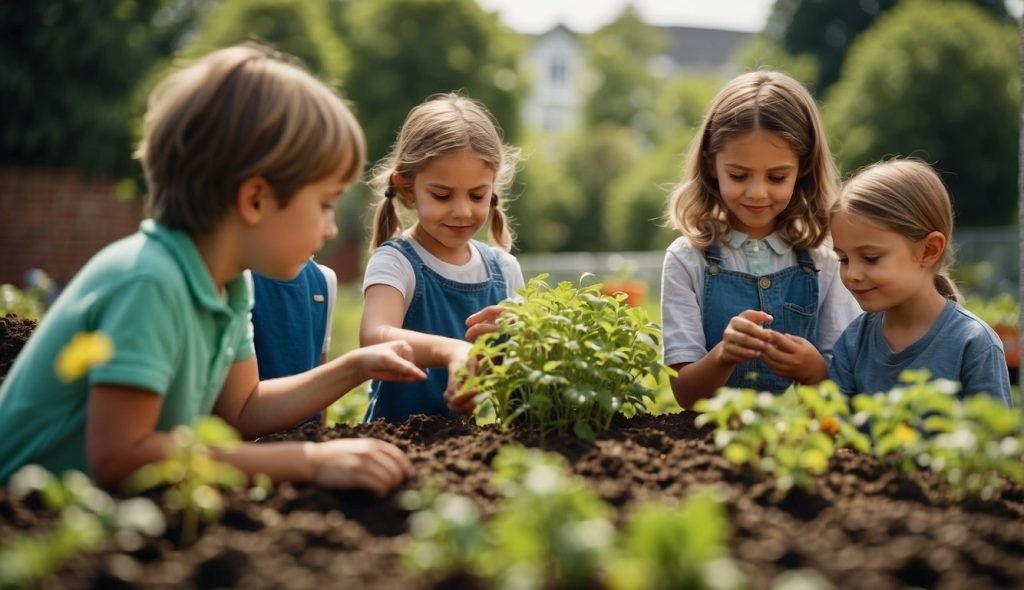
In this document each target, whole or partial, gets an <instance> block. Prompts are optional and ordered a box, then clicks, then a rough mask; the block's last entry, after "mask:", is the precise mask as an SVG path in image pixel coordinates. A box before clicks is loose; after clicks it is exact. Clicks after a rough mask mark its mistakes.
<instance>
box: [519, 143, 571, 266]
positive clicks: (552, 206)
mask: <svg viewBox="0 0 1024 590" xmlns="http://www.w3.org/2000/svg"><path fill="white" fill-rule="evenodd" d="M557 145H558V142H555V141H552V138H551V137H550V136H541V137H538V136H532V137H528V138H526V140H525V141H524V142H523V144H522V148H523V160H522V163H521V164H520V171H519V174H517V175H516V184H515V188H514V189H513V191H512V192H513V195H514V198H513V199H512V201H511V202H510V203H509V215H511V217H512V219H513V229H514V230H515V232H516V249H518V250H520V251H522V252H558V251H562V250H567V249H569V246H570V244H571V242H572V237H573V227H574V220H576V219H580V218H581V217H582V216H583V211H584V208H585V207H586V203H585V202H584V200H583V194H582V192H581V191H580V185H579V182H577V181H576V180H575V179H574V178H572V177H571V176H570V175H569V174H568V172H567V171H566V167H565V162H564V158H563V157H561V154H559V153H557Z"/></svg>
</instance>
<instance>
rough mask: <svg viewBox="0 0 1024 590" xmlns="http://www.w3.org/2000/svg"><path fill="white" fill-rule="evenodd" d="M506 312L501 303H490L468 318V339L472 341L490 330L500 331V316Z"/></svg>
mask: <svg viewBox="0 0 1024 590" xmlns="http://www.w3.org/2000/svg"><path fill="white" fill-rule="evenodd" d="M503 313H505V308H504V307H502V306H500V305H488V306H487V307H485V308H483V309H481V310H480V311H478V312H476V313H474V314H473V315H471V316H469V317H468V318H466V325H467V326H469V329H468V330H466V340H468V341H470V342H472V341H474V340H476V339H477V338H479V337H480V336H482V335H483V334H487V333H488V332H497V331H498V317H499V316H501V314H503Z"/></svg>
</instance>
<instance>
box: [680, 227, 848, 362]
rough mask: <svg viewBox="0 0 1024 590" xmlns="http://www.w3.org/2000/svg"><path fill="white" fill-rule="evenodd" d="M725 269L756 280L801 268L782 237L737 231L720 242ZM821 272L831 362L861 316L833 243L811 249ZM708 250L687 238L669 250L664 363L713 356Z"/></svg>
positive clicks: (823, 333)
mask: <svg viewBox="0 0 1024 590" xmlns="http://www.w3.org/2000/svg"><path fill="white" fill-rule="evenodd" d="M718 247H719V250H720V251H721V256H722V268H724V269H726V270H734V271H738V272H744V273H749V274H752V275H755V276H760V275H766V274H771V273H774V272H778V271H780V270H783V269H785V268H789V267H791V266H795V265H796V264H797V257H796V251H795V250H794V249H793V247H792V246H791V245H790V244H789V243H788V242H786V241H785V240H784V239H783V238H782V237H781V236H779V235H778V234H776V233H773V234H770V235H768V236H767V237H765V238H764V239H762V240H751V239H750V238H748V237H747V235H746V234H744V233H742V232H738V231H735V230H733V231H731V232H729V233H728V234H727V235H726V238H725V239H724V240H723V241H722V242H720V243H719V244H718ZM808 252H809V253H810V255H811V259H812V260H813V261H814V265H815V267H817V268H818V269H819V272H818V330H817V336H816V338H815V341H814V345H815V346H816V347H817V348H818V350H819V351H820V352H821V353H822V355H824V356H825V360H826V361H827V360H828V359H829V357H830V356H831V353H832V346H833V345H834V344H835V341H836V339H837V338H839V335H840V334H841V333H842V331H843V330H844V329H845V328H846V326H847V325H849V323H850V322H852V321H853V319H854V318H856V317H857V316H858V315H860V313H861V309H860V306H858V305H857V301H856V300H855V299H854V298H853V295H851V294H850V292H849V291H847V290H846V287H844V286H843V284H842V282H841V281H840V279H839V259H838V258H837V257H836V255H835V253H834V252H833V251H832V249H831V248H830V247H829V246H827V245H822V246H818V247H817V248H812V249H810V250H809V251H808ZM706 266H707V263H706V261H705V259H704V250H703V249H701V248H695V247H693V245H692V244H690V240H689V239H688V238H685V237H680V238H676V240H675V241H674V242H672V244H671V245H669V247H668V249H667V250H666V251H665V261H664V264H663V266H662V272H661V321H662V333H663V335H662V337H663V343H662V346H663V351H664V362H665V364H667V365H675V364H679V363H692V362H694V361H698V360H700V359H701V358H703V357H704V355H706V354H707V353H708V350H707V344H706V342H705V339H704V323H703V320H704V316H703V311H702V310H703V309H704V301H703V298H704V268H705V267H706Z"/></svg>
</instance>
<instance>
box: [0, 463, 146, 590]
mask: <svg viewBox="0 0 1024 590" xmlns="http://www.w3.org/2000/svg"><path fill="white" fill-rule="evenodd" d="M9 489H10V491H11V494H12V495H13V496H14V497H16V498H25V497H26V496H28V495H30V494H39V496H40V499H41V500H42V503H43V506H45V507H46V508H47V509H48V510H51V511H54V512H58V513H60V517H59V518H58V520H57V524H56V526H55V528H54V530H53V531H52V532H50V533H49V534H47V535H45V536H42V537H19V538H15V539H14V540H12V541H10V542H8V543H7V544H6V545H4V546H2V547H0V588H27V587H30V586H32V585H34V584H35V583H36V582H39V581H41V580H43V579H44V578H46V577H47V576H49V575H50V574H52V573H53V572H54V571H56V570H57V568H58V567H60V565H61V564H62V563H64V562H65V561H66V560H67V559H69V558H70V557H72V556H74V555H75V554H77V553H79V552H81V551H86V550H89V549H92V548H94V547H97V546H99V545H100V544H101V543H103V542H104V541H105V540H106V539H107V537H108V536H110V535H112V534H113V535H116V536H123V535H128V536H130V535H139V534H144V535H148V536H154V537H155V536H159V535H161V534H163V532H164V519H163V514H162V513H161V512H160V509H159V508H157V507H156V505H155V504H153V503H152V502H151V501H150V500H148V499H145V498H130V499H128V500H123V501H115V500H113V499H112V498H111V497H110V496H109V495H108V494H107V493H106V492H104V491H103V490H100V489H99V488H96V487H95V486H93V485H92V482H91V481H90V480H89V478H88V477H87V476H86V475H85V474H83V473H81V472H79V471H73V470H72V471H67V472H65V473H64V475H63V476H62V477H61V478H59V479H58V478H56V477H54V476H53V475H52V474H51V473H50V472H49V471H47V470H45V469H43V468H42V467H40V466H38V465H27V466H25V467H22V468H21V469H20V470H19V471H18V472H16V473H15V474H14V475H13V476H11V480H10V482H9Z"/></svg>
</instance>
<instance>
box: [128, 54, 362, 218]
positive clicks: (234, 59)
mask: <svg viewBox="0 0 1024 590" xmlns="http://www.w3.org/2000/svg"><path fill="white" fill-rule="evenodd" d="M136 157H137V158H138V159H139V160H140V162H141V163H142V169H143V171H144V172H145V175H146V183H147V184H148V187H149V196H148V202H147V208H148V210H149V214H150V215H151V216H152V217H153V218H154V219H156V220H157V221H159V222H160V223H162V224H164V225H167V226H169V227H173V228H177V229H181V230H184V231H187V232H189V233H190V234H193V235H195V234H206V233H209V232H211V231H213V230H214V229H216V227H217V224H218V223H220V221H222V220H223V218H224V217H225V216H226V215H227V213H228V212H229V211H230V210H231V207H232V206H233V204H234V200H235V195H236V193H237V190H238V186H239V185H240V184H241V183H242V182H243V181H244V180H246V179H247V178H250V177H254V176H261V177H263V178H264V179H265V180H266V181H267V182H268V184H269V185H270V186H271V187H272V188H273V189H274V194H275V197H276V199H277V201H278V203H279V204H280V205H281V206H282V207H285V206H287V205H288V203H289V201H290V200H291V198H292V196H293V195H294V194H295V193H296V192H298V190H299V189H301V188H302V187H303V186H305V185H307V184H310V183H311V182H315V181H318V180H321V179H323V178H326V177H327V176H329V175H330V174H331V173H333V172H334V171H335V170H337V168H338V166H340V165H341V162H342V161H347V162H349V163H350V165H349V167H348V168H347V169H346V170H345V171H344V178H343V180H344V181H345V182H346V183H351V182H354V181H355V180H357V179H358V177H359V176H360V174H361V173H362V168H363V162H364V160H365V158H366V142H365V140H364V138H363V130H362V128H361V127H360V126H359V123H358V122H357V121H356V119H355V117H354V116H353V115H352V112H351V111H350V110H349V108H348V107H347V106H346V105H345V103H344V101H343V100H342V99H341V98H340V97H339V96H337V95H336V94H335V93H334V92H333V91H332V90H331V89H330V88H328V87H327V86H326V85H325V84H323V83H322V82H320V81H319V80H317V79H316V78H314V77H313V76H312V75H311V74H309V73H308V72H306V71H305V70H304V69H302V67H301V66H300V65H298V64H297V63H296V62H294V61H292V60H290V59H289V58H286V57H285V56H283V55H281V54H279V53H276V52H274V51H273V50H271V49H269V48H266V47H261V46H258V45H254V44H245V45H239V46H235V47H229V48H227V49H221V50H219V51H215V52H213V53H211V54H209V55H207V56H206V57H204V58H202V59H200V60H199V61H197V62H195V63H194V64H192V65H191V66H189V67H186V68H185V69H182V70H180V71H178V72H177V73H175V74H173V75H171V76H170V77H168V78H167V79H166V80H164V81H163V82H162V83H161V84H160V85H159V86H157V88H156V89H155V90H154V91H153V93H152V94H151V95H150V98H149V108H148V109H147V112H146V117H145V130H144V134H143V138H142V142H141V143H140V145H139V147H138V150H137V151H136Z"/></svg>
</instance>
